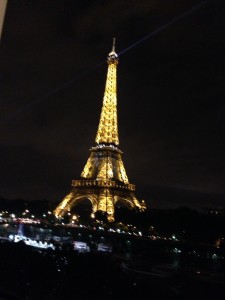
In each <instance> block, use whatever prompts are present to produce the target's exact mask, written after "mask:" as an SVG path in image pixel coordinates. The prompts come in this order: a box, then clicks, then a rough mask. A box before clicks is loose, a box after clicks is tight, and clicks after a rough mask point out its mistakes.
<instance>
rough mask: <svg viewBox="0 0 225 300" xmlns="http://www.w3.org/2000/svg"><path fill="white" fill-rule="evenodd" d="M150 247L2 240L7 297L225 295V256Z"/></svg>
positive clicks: (1, 276)
mask: <svg viewBox="0 0 225 300" xmlns="http://www.w3.org/2000/svg"><path fill="white" fill-rule="evenodd" d="M152 245H153V244H151V247H150V248H146V249H142V250H143V251H141V249H138V251H134V252H121V253H115V252H114V253H99V252H98V253H97V252H90V253H78V252H76V251H74V250H73V249H72V248H71V247H67V248H65V249H63V250H51V249H48V250H37V249H34V248H32V247H30V246H26V245H25V244H24V243H23V242H19V243H12V242H3V241H2V242H1V243H0V270H1V272H0V299H1V300H9V299H10V300H16V299H18V300H19V299H21V300H39V299H43V300H45V299H46V300H47V299H48V300H51V299H54V300H67V299H82V300H83V299H153V300H156V299H160V300H161V299H184V300H195V299H204V300H211V299H217V300H220V299H221V300H222V299H224V295H225V263H224V259H221V258H220V259H212V258H211V257H210V258H198V256H194V255H193V256H192V255H189V256H187V255H186V254H182V253H177V252H176V251H175V252H173V253H172V252H166V251H161V249H160V248H159V247H158V246H157V244H156V243H155V246H152Z"/></svg>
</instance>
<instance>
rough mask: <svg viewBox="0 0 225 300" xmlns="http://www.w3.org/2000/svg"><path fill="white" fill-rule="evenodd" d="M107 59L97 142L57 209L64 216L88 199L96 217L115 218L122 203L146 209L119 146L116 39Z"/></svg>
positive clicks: (60, 215) (111, 219)
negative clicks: (98, 213) (116, 206)
mask: <svg viewBox="0 0 225 300" xmlns="http://www.w3.org/2000/svg"><path fill="white" fill-rule="evenodd" d="M107 62H108V72H107V78H106V85H105V92H104V97H103V104H102V110H101V115H100V121H99V125H98V130H97V134H96V138H95V142H96V145H95V146H94V147H92V148H91V149H90V156H89V158H88V160H87V163H86V165H85V166H84V169H83V171H82V172H81V175H80V179H77V180H72V190H71V191H70V193H69V194H68V195H67V196H66V197H65V198H64V199H63V200H62V201H61V202H60V203H59V205H58V206H57V207H56V209H55V210H54V215H55V216H56V217H63V216H64V215H65V214H66V213H67V212H68V211H70V210H71V209H72V208H73V207H74V206H76V205H77V204H78V203H80V202H81V201H83V200H84V199H88V200H89V201H90V202H91V204H92V213H91V217H92V218H94V217H95V213H96V212H97V211H101V212H103V213H106V214H107V219H108V221H109V222H113V221H114V220H115V218H114V211H115V205H116V203H119V202H121V203H123V204H124V205H125V206H126V207H127V208H129V209H134V208H137V209H138V210H140V211H143V210H145V209H146V204H145V202H144V200H142V201H141V202H139V201H138V200H137V198H136V197H135V194H134V191H135V185H134V184H130V183H129V181H128V177H127V174H126V171H125V167H124V164H123V161H122V151H121V150H119V149H118V145H119V137H118V122H117V87H116V84H117V80H116V78H117V77H116V72H117V65H118V62H119V59H118V55H117V54H116V52H115V39H113V47H112V51H111V52H110V53H109V55H108V58H107Z"/></svg>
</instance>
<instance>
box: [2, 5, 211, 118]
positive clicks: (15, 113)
mask: <svg viewBox="0 0 225 300" xmlns="http://www.w3.org/2000/svg"><path fill="white" fill-rule="evenodd" d="M1 1H2V2H6V1H7V0H0V4H1ZM210 1H212V0H204V1H202V2H200V3H198V4H196V5H194V6H192V7H191V8H190V9H188V10H187V11H185V12H184V13H182V14H181V15H179V16H177V17H175V18H174V19H172V20H171V21H169V22H167V23H166V24H164V25H162V26H160V27H159V28H158V29H156V30H154V31H153V32H151V33H149V34H148V35H146V36H144V37H143V38H141V39H139V40H138V41H137V42H135V43H133V44H132V45H130V46H128V47H127V48H125V49H124V50H122V51H121V52H119V53H118V56H120V55H122V54H124V53H126V52H127V51H129V50H131V49H132V48H134V47H136V46H137V45H139V44H141V43H143V42H144V41H146V40H148V39H150V38H152V37H153V36H155V35H157V34H158V33H160V32H162V31H163V30H165V29H166V28H168V27H169V26H171V25H173V24H175V23H176V22H178V21H179V20H181V19H183V18H185V17H187V16H189V15H191V14H192V13H194V12H195V11H197V10H199V9H200V8H201V7H202V6H203V5H205V4H206V3H208V2H210ZM104 62H105V61H101V62H100V63H98V64H96V65H94V66H93V67H91V68H89V69H88V70H86V71H84V72H82V73H81V74H79V75H77V76H76V77H74V78H72V79H70V80H68V81H67V82H65V83H63V84H62V85H60V86H58V87H57V88H55V89H54V90H52V91H50V92H49V93H47V94H45V95H43V96H42V97H40V98H38V99H36V100H33V101H31V102H29V103H27V104H26V105H25V106H24V107H21V108H20V109H19V110H17V111H15V112H14V113H12V114H11V115H10V116H9V117H8V118H7V119H6V120H3V121H9V120H11V119H13V118H15V117H16V116H17V115H19V114H21V113H22V112H23V111H26V110H27V109H29V108H30V107H32V106H33V105H36V104H38V103H40V102H42V101H43V100H44V99H46V98H48V97H50V96H52V95H54V94H56V93H57V92H59V91H61V90H63V89H64V88H65V87H67V86H69V85H71V84H72V83H74V82H76V81H78V80H80V79H81V78H83V76H85V75H86V74H88V73H90V72H92V71H93V70H95V69H96V68H98V67H100V66H101V65H102V64H103V63H104Z"/></svg>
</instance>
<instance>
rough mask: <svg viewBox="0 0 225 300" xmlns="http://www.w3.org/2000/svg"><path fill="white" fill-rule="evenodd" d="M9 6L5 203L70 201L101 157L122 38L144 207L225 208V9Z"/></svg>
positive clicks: (48, 3) (1, 59) (53, 3)
mask: <svg viewBox="0 0 225 300" xmlns="http://www.w3.org/2000/svg"><path fill="white" fill-rule="evenodd" d="M8 2H9V3H8V6H7V10H6V15H5V22H4V28H3V33H2V39H1V44H0V65H1V66H0V84H1V87H0V107H1V110H0V112H1V120H0V170H1V171H0V197H4V198H9V199H14V198H25V199H28V200H33V199H48V200H51V201H54V202H59V201H61V200H62V198H63V197H64V196H65V195H66V194H67V193H68V192H69V191H70V184H71V180H72V179H76V178H79V176H80V173H81V171H82V169H83V167H84V165H85V163H86V161H87V159H88V157H89V148H90V147H92V146H94V141H95V135H96V131H97V126H98V122H99V116H100V110H101V105H102V98H103V93H104V86H105V79H106V72H107V63H106V57H107V54H108V53H109V52H110V51H111V45H112V38H113V37H114V36H115V37H116V52H117V53H118V54H120V53H121V55H119V59H120V62H119V65H118V122H119V138H120V149H121V150H122V151H123V152H124V156H123V161H124V165H125V168H126V171H127V175H128V178H129V181H130V182H131V183H133V184H135V185H136V195H137V197H138V198H139V199H140V200H142V199H145V200H146V202H147V203H148V204H149V206H150V207H161V208H169V207H178V206H183V205H186V206H190V207H194V208H201V207H206V206H213V207H220V206H225V18H224V16H225V2H224V0H214V1H213V0H211V1H198V0H182V1H180V0H169V1H168V0H151V1H149V0H142V1H136V0H118V1H117V0H115V1H103V0H102V1H97V0H92V1H87V0H78V1H74V0H63V1H61V0H39V1H34V0H30V1H29V0H20V1H18V0H10V1H8ZM199 4H200V5H199ZM171 21H172V22H171ZM166 24H168V26H167V25H166ZM160 28H161V29H160ZM158 29H160V30H158ZM144 37H147V38H146V39H143V38H144Z"/></svg>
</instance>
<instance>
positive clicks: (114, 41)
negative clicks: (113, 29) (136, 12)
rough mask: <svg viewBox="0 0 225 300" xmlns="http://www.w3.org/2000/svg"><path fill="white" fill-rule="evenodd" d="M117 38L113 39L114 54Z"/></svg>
mask: <svg viewBox="0 0 225 300" xmlns="http://www.w3.org/2000/svg"><path fill="white" fill-rule="evenodd" d="M115 44H116V38H113V45H112V52H115Z"/></svg>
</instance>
